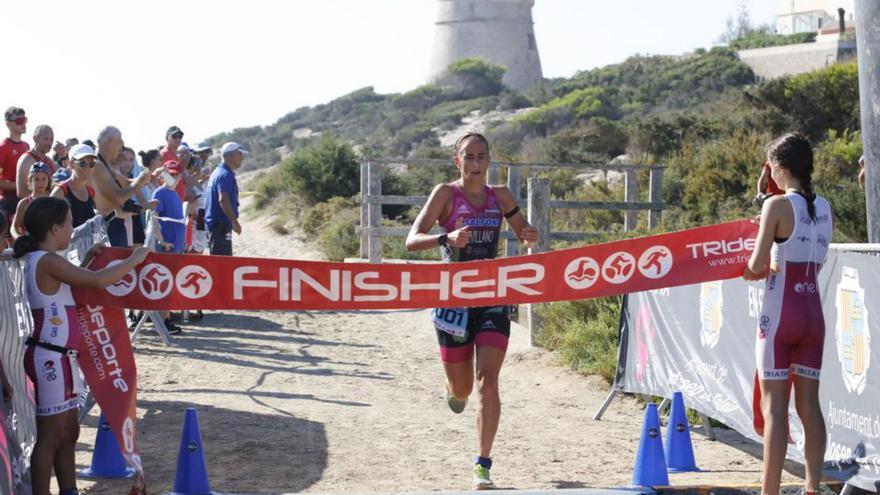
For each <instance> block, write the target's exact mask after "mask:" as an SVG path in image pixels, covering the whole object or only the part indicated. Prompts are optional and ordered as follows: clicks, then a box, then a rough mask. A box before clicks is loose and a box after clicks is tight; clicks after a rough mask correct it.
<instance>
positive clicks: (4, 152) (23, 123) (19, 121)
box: [0, 107, 30, 218]
mask: <svg viewBox="0 0 880 495" xmlns="http://www.w3.org/2000/svg"><path fill="white" fill-rule="evenodd" d="M4 116H5V118H6V128H7V129H9V137H7V138H6V139H4V140H3V142H2V143H0V210H3V211H4V212H5V213H6V216H7V217H9V218H12V215H13V214H15V209H16V207H18V199H19V198H18V195H17V194H16V191H15V190H16V187H17V184H16V173H17V171H18V160H19V158H20V157H21V155H23V154H25V153H27V150H28V149H30V146H29V145H28V144H27V143H25V142H24V141H22V140H21V136H22V134H24V133H25V132H27V116H26V115H25V113H24V109H23V108H19V107H9V108H8V109H6V113H5V114H4ZM25 178H27V177H25Z"/></svg>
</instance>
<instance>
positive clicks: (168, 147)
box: [159, 125, 189, 201]
mask: <svg viewBox="0 0 880 495" xmlns="http://www.w3.org/2000/svg"><path fill="white" fill-rule="evenodd" d="M182 142H183V131H181V130H180V127H177V126H176V125H173V126H171V127H169V128H168V130H167V131H166V132H165V147H164V148H162V149H161V150H159V157H160V158H162V163H166V162H170V161H174V162H178V163H181V162H180V159H181V157H180V156H179V154H180V152H181V151H185V152H187V153H188V152H189V148H188V147H185V149H181V146H180V144H181V143H182ZM184 154H186V153H184ZM182 168H184V169H186V165H185V164H184V165H183V166H182ZM185 182H186V174H183V175H181V176H180V179H179V180H178V181H177V186H176V187H175V190H176V191H177V195H178V196H180V200H181V201H186V185H185Z"/></svg>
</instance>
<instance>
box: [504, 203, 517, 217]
mask: <svg viewBox="0 0 880 495" xmlns="http://www.w3.org/2000/svg"><path fill="white" fill-rule="evenodd" d="M517 213H519V206H516V207H514V208H513V209H512V210H510V211H508V212H507V213H505V214H504V218H506V219H508V220H510V218H511V217H513V216H514V215H516V214H517Z"/></svg>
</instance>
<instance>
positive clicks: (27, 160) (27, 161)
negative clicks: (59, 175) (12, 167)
mask: <svg viewBox="0 0 880 495" xmlns="http://www.w3.org/2000/svg"><path fill="white" fill-rule="evenodd" d="M33 137H34V147H33V148H31V149H30V150H29V151H28V152H27V153H25V154H24V155H22V156H21V158H19V159H18V172H16V174H15V186H16V187H15V189H16V194H17V195H18V197H19V198H26V197H27V195H28V194H31V193H32V192H33V191H31V190H30V187H29V186H28V171H29V170H30V167H31V165H33V164H34V163H37V162H42V163H45V164H46V165H47V166H48V167H49V177H50V178H51V177H52V174H54V173H55V171H56V170H57V169H58V167H57V166H56V165H55V162H53V161H52V159H51V158H49V152H50V151H52V143H54V142H55V132H54V131H53V130H52V128H51V127H49V126H47V125H38V126H37V127H36V128H34V136H33Z"/></svg>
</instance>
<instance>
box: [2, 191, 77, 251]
mask: <svg viewBox="0 0 880 495" xmlns="http://www.w3.org/2000/svg"><path fill="white" fill-rule="evenodd" d="M69 211H70V205H69V204H67V201H65V200H63V199H61V198H53V197H51V196H49V197H44V198H37V199H35V200H33V201H31V203H30V204H29V205H28V209H27V211H26V212H25V214H24V232H25V234H24V235H23V236H21V237H19V238H18V239H16V240H15V244H13V245H12V255H13V256H15V257H16V258H21V257H22V256H24V255H26V254H28V253H30V252H33V251H36V250H37V249H39V246H40V243H41V242H43V241H45V240H46V235H47V234H48V233H49V232H50V231H51V230H52V227H54V226H55V225H61V224H63V223H64V222H65V221H66V220H67V213H68V212H69Z"/></svg>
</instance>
